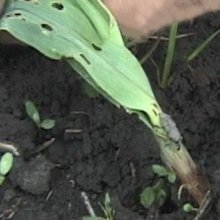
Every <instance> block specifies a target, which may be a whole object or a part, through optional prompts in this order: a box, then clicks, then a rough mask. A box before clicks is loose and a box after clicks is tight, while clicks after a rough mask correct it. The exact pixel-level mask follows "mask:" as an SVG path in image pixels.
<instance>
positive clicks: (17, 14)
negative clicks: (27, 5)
mask: <svg viewBox="0 0 220 220" xmlns="http://www.w3.org/2000/svg"><path fill="white" fill-rule="evenodd" d="M21 15H22V14H21V13H14V16H16V17H19V16H21Z"/></svg>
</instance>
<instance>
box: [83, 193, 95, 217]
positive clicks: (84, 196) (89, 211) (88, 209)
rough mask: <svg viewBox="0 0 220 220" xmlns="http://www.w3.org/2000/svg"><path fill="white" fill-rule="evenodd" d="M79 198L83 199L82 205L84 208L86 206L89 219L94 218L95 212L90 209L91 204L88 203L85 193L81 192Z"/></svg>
mask: <svg viewBox="0 0 220 220" xmlns="http://www.w3.org/2000/svg"><path fill="white" fill-rule="evenodd" d="M81 197H82V199H83V201H84V204H85V206H86V209H87V211H88V213H89V215H90V216H91V217H96V214H95V211H94V209H93V208H92V205H91V203H90V201H89V198H88V196H87V195H86V193H85V192H81Z"/></svg>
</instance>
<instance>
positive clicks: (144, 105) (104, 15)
mask: <svg viewBox="0 0 220 220" xmlns="http://www.w3.org/2000/svg"><path fill="white" fill-rule="evenodd" d="M0 30H2V31H7V32H9V33H10V34H11V35H13V36H14V37H16V38H17V39H19V40H20V41H22V42H24V43H26V44H28V45H30V46H32V47H34V48H35V49H37V50H38V51H40V52H41V53H43V54H44V55H45V56H47V57H49V58H51V59H53V60H61V59H62V60H66V61H67V62H68V63H69V64H70V66H71V67H72V68H73V69H74V70H75V71H76V72H78V74H79V75H80V76H81V77H82V78H83V79H84V80H86V81H87V83H89V84H90V85H91V86H93V87H94V88H95V89H96V90H97V91H98V92H99V93H100V94H102V95H103V96H104V97H105V98H106V99H107V100H109V101H110V102H111V103H113V104H114V105H116V106H117V107H119V108H123V109H124V110H125V111H126V112H127V113H129V114H137V115H138V117H139V118H140V120H141V121H143V123H145V124H146V125H147V126H148V127H149V128H150V129H151V130H152V132H153V134H154V136H155V138H156V140H157V141H158V144H159V147H160V152H161V158H162V159H163V161H164V163H165V164H166V165H167V167H168V168H169V169H170V170H172V171H175V173H176V174H177V175H178V177H179V178H180V179H181V180H182V182H183V184H184V185H185V186H186V188H187V189H188V191H189V193H190V194H191V195H192V196H193V197H194V199H195V200H196V201H197V202H198V204H199V205H202V204H203V200H204V198H205V195H206V194H207V192H209V190H210V186H209V183H208V181H207V180H206V178H205V177H204V176H202V175H201V174H200V171H199V170H198V167H197V166H196V165H195V163H194V161H193V160H192V158H191V157H190V155H189V153H188V152H187V150H186V148H185V146H184V144H183V143H182V137H181V135H180V134H179V132H178V129H177V127H176V125H175V123H174V122H173V120H172V119H171V118H170V117H169V116H168V115H166V114H164V113H163V111H162V109H161V108H160V106H159V104H158V102H157V100H156V98H155V96H154V94H153V91H152V89H151V86H150V83H149V81H148V79H147V77H146V74H145V72H144V70H143V69H142V67H141V65H140V64H139V62H138V60H137V59H136V58H135V57H134V56H133V55H132V54H131V52H130V51H129V50H128V49H127V48H126V47H125V45H124V42H123V38H122V36H121V33H120V30H119V27H118V25H117V22H116V21H115V19H114V17H113V16H112V15H111V13H110V12H109V11H108V9H107V8H106V7H105V6H104V5H103V3H102V2H101V0H90V1H88V0H74V1H70V0H62V1H59V0H57V1H56V0H30V1H24V0H16V1H14V0H8V1H7V4H6V7H5V10H4V12H3V15H2V17H1V20H0Z"/></svg>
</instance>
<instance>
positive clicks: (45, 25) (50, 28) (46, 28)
mask: <svg viewBox="0 0 220 220" xmlns="http://www.w3.org/2000/svg"><path fill="white" fill-rule="evenodd" d="M41 27H42V28H43V29H45V30H47V31H52V30H53V28H52V27H51V26H50V25H49V24H41Z"/></svg>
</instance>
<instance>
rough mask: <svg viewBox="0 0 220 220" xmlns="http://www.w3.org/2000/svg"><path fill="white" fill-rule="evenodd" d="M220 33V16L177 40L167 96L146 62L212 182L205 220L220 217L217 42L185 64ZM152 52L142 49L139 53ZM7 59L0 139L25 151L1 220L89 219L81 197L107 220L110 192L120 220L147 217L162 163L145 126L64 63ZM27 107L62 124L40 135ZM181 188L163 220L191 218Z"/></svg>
mask: <svg viewBox="0 0 220 220" xmlns="http://www.w3.org/2000/svg"><path fill="white" fill-rule="evenodd" d="M219 27H220V14H219V13H218V14H214V15H209V16H206V17H204V18H201V19H198V20H196V21H195V22H194V23H193V24H191V25H189V24H182V25H181V30H180V31H181V33H188V32H194V33H195V35H193V36H191V37H187V38H184V39H181V40H179V41H178V45H177V49H176V54H175V62H174V66H173V74H174V80H173V81H172V83H171V85H170V86H169V87H168V88H167V89H166V90H165V91H162V90H160V89H159V88H158V85H157V82H156V69H155V66H154V65H152V63H151V62H150V61H148V62H146V64H145V67H146V72H147V74H148V76H149V79H150V81H151V83H152V86H153V88H154V91H155V93H156V96H157V98H158V102H159V103H160V104H161V106H162V107H163V109H164V110H165V111H166V112H167V113H169V114H170V115H172V117H173V118H174V119H175V121H176V122H177V124H178V127H179V128H180V130H181V132H182V135H183V137H184V142H185V144H186V146H187V148H188V150H189V152H190V153H191V155H192V156H193V158H194V159H195V160H196V161H197V163H198V164H200V166H201V167H203V169H204V171H205V172H206V173H207V175H208V178H209V179H210V181H211V182H212V184H213V189H214V192H215V193H214V194H215V197H216V200H215V202H214V205H213V208H212V209H211V211H210V212H209V214H208V215H207V216H206V219H212V220H216V219H218V218H219V216H220V203H219V201H218V196H219V192H220V191H219V184H220V177H219V175H220V150H219V146H220V135H219V131H220V118H219V114H220V90H219V88H220V54H219V51H220V44H219V37H217V38H216V39H215V40H214V41H213V42H212V43H211V45H210V46H209V48H208V49H207V50H206V51H205V52H203V53H202V55H201V56H199V58H198V59H196V60H195V61H193V62H192V64H190V67H189V65H188V64H187V63H186V56H187V55H188V54H189V53H190V52H191V51H192V49H194V48H195V47H196V46H197V45H198V44H199V43H201V42H202V41H203V40H204V39H205V38H206V37H208V36H209V35H210V34H211V33H213V32H214V31H215V30H216V29H218V28H219ZM148 44H149V43H148ZM165 46H166V43H161V44H160V47H159V49H157V50H156V52H155V53H154V54H153V56H152V58H153V59H154V61H155V62H156V63H157V64H158V66H159V67H162V66H163V61H164V51H165ZM146 48H147V46H146V45H141V46H140V47H139V48H138V53H139V54H138V55H139V56H141V55H142V54H143V53H144V51H146ZM0 54H1V59H0V106H1V108H0V139H1V140H3V141H12V142H14V143H16V144H17V145H18V149H19V152H20V153H21V156H20V157H17V158H15V163H14V166H13V169H12V171H11V172H10V174H9V176H8V178H7V179H6V182H5V183H4V184H3V185H2V186H1V188H0V198H1V201H0V219H2V220H4V219H13V220H50V219H53V220H79V219H82V217H83V216H86V215H88V212H87V209H86V206H85V204H84V201H83V199H82V198H81V192H83V191H85V192H86V193H87V196H88V197H89V199H90V201H91V204H92V206H93V208H94V209H95V212H96V214H97V215H101V216H103V213H102V210H101V208H100V205H99V203H103V200H104V196H105V193H107V192H109V193H110V195H111V197H112V202H113V205H114V206H115V209H116V219H117V220H143V219H149V217H146V216H147V214H148V210H144V209H143V207H142V206H141V205H140V193H141V192H142V190H143V189H144V188H145V187H147V186H150V185H152V184H153V183H154V181H155V178H156V177H155V176H154V175H153V173H152V171H151V165H152V164H155V163H156V164H158V163H161V162H160V158H159V154H158V150H157V144H156V142H155V141H154V139H153V137H152V135H151V132H150V131H149V130H148V129H147V128H146V126H145V125H143V124H142V123H141V122H139V121H138V119H137V118H136V117H135V116H130V115H127V114H126V113H125V112H124V111H123V110H120V109H117V108H116V107H114V106H112V105H111V104H110V103H108V102H107V101H105V100H104V99H103V98H101V97H98V98H95V99H90V98H89V97H88V96H87V95H85V94H84V92H83V87H82V82H81V80H80V78H78V76H77V75H76V74H74V73H73V71H72V70H71V69H70V68H69V67H68V65H67V64H66V63H64V62H55V61H50V60H48V59H46V58H44V57H43V56H42V55H41V54H39V53H38V52H36V51H34V50H33V49H30V48H24V47H19V46H1V47H0ZM27 100H32V101H34V102H35V103H36V105H37V106H38V108H39V111H40V113H41V117H42V118H53V119H55V120H56V126H55V128H53V129H52V130H49V131H44V130H41V129H38V128H37V127H36V126H35V124H34V123H33V122H32V121H31V120H30V119H29V118H28V117H27V114H26V112H25V108H24V103H25V101H27ZM52 138H55V141H54V142H53V143H52V144H51V145H50V146H48V147H47V148H45V149H43V148H42V144H44V143H45V142H47V141H50V140H51V139H52ZM179 185H180V183H177V184H176V185H175V186H173V187H172V192H174V193H173V194H172V195H171V197H170V198H168V200H167V202H166V203H165V205H164V207H163V208H162V209H161V212H160V214H159V219H160V220H168V219H169V220H175V219H178V220H182V219H193V215H190V214H186V213H184V212H183V211H182V208H181V205H182V204H179V203H178V202H177V198H176V197H177V194H176V191H177V190H178V187H179ZM186 199H187V200H189V201H190V198H189V197H186Z"/></svg>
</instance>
